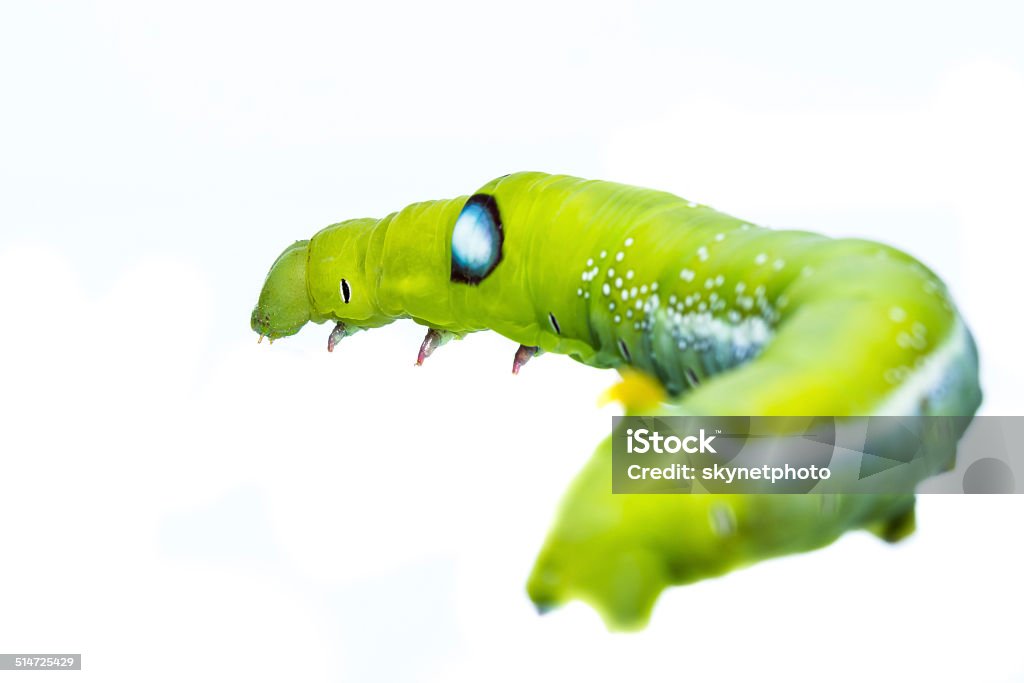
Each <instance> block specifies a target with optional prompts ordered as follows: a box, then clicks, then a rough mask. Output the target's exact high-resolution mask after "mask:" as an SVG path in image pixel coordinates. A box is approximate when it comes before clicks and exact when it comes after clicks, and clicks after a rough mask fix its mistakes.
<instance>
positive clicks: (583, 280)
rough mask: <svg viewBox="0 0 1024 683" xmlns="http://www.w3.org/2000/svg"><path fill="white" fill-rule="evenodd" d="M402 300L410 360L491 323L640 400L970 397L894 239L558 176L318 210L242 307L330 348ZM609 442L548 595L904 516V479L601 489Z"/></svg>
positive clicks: (544, 570)
mask: <svg viewBox="0 0 1024 683" xmlns="http://www.w3.org/2000/svg"><path fill="white" fill-rule="evenodd" d="M399 318H412V319H413V320H415V321H416V322H417V323H419V324H422V325H424V326H426V327H427V328H428V332H427V335H426V338H425V339H424V342H423V346H422V347H421V349H420V355H419V359H418V362H422V361H423V359H424V358H426V357H427V356H429V355H430V353H431V352H432V351H433V350H434V349H435V348H436V347H437V346H439V345H440V344H442V343H444V342H446V341H447V340H449V339H452V338H457V337H461V336H463V335H465V334H467V333H470V332H475V331H478V330H486V329H490V330H494V331H496V332H498V333H499V334H501V335H504V336H505V337H508V338H509V339H511V340H513V341H516V342H518V343H519V344H520V347H519V350H518V351H517V353H516V356H515V360H514V363H513V371H514V372H516V371H518V370H519V368H520V367H521V366H522V364H523V363H525V362H526V361H527V360H528V359H529V358H530V357H531V356H532V355H534V354H535V353H537V352H539V351H545V352H554V353H563V354H567V355H569V356H571V357H572V358H575V359H576V360H578V361H580V362H582V363H586V364H588V365H592V366H595V367H601V368H609V367H614V368H621V369H628V368H631V369H634V370H636V371H637V372H638V376H639V377H641V378H643V377H646V378H649V379H648V380H647V381H646V382H647V384H645V382H644V381H642V380H641V381H634V383H633V384H630V385H628V386H626V389H624V390H622V391H621V392H620V396H621V397H624V398H623V400H624V402H625V403H626V405H627V408H629V409H630V411H631V412H637V413H642V414H658V413H663V414H684V415H796V416H800V415H835V416H864V415H959V416H972V415H973V414H974V413H975V411H976V410H977V408H978V405H979V404H980V402H981V390H980V388H979V385H978V379H977V368H978V359H977V351H976V348H975V345H974V341H973V339H972V337H971V335H970V333H969V332H968V330H967V328H966V326H965V325H964V324H963V322H962V321H961V318H960V316H959V314H958V312H957V310H956V308H955V307H954V304H953V303H952V301H951V299H950V296H949V293H948V291H947V290H946V288H945V286H944V285H943V283H942V282H941V281H940V280H939V279H938V278H937V277H936V276H935V274H933V273H932V272H931V271H929V270H928V269H927V268H925V267H924V266H923V265H921V264H920V263H919V262H917V261H916V260H914V259H913V258H911V257H910V256H908V255H906V254H905V253H903V252H900V251H898V250H896V249H894V248H891V247H888V246H885V245H882V244H878V243H874V242H869V241H864V240H856V239H841V240H837V239H830V238H827V237H824V236H821V235H817V234H813V233H809V232H801V231H791V230H786V231H781V230H780V231H775V230H767V229H763V228H759V227H756V226H754V225H752V224H750V223H746V222H744V221H742V220H739V219H737V218H733V217H731V216H728V215H725V214H722V213H719V212H717V211H715V210H713V209H711V208H709V207H707V206H701V205H698V204H695V203H693V202H688V201H686V200H684V199H681V198H679V197H677V196H674V195H672V194H668V193H665V192H657V191H654V190H648V189H643V188H638V187H631V186H626V185H619V184H615V183H609V182H602V181H593V180H582V179H579V178H573V177H568V176H560V175H547V174H543V173H516V174H512V175H507V176H503V177H501V178H498V179H496V180H493V181H491V182H490V183H488V184H486V185H484V186H483V187H482V188H480V189H479V190H478V191H477V192H476V193H475V194H473V195H472V196H469V197H465V196H463V197H458V198H456V199H448V200H440V201H429V202H421V203H417V204H412V205H410V206H408V207H406V208H404V209H402V210H401V211H398V212H396V213H393V214H391V215H389V216H387V217H385V218H382V219H379V220H377V219H357V220H350V221H345V222H342V223H338V224H335V225H332V226H329V227H327V228H325V229H323V230H321V231H320V232H319V233H317V234H316V235H314V236H313V238H312V239H310V240H303V241H300V242H296V243H294V244H293V245H291V246H290V247H288V248H287V249H286V250H285V251H284V253H282V254H281V256H279V257H278V259H277V260H276V261H275V262H274V265H273V266H272V267H271V269H270V273H269V274H268V276H267V279H266V282H265V284H264V286H263V290H262V292H261V294H260V297H259V302H258V304H257V305H256V307H255V309H254V310H253V313H252V320H251V324H252V328H253V330H255V331H256V332H258V333H259V334H260V335H261V338H262V336H266V337H269V338H270V339H271V340H274V339H276V338H279V337H284V336H287V335H291V334H295V333H296V332H298V331H299V329H301V328H302V326H303V325H305V324H306V323H307V322H310V321H313V322H316V323H323V322H328V321H330V322H333V323H335V327H334V328H333V330H332V332H331V334H330V336H329V339H328V350H333V348H334V347H335V345H336V344H337V343H338V342H339V341H340V340H341V339H342V338H343V337H344V336H345V335H347V334H351V333H353V332H354V331H356V330H360V329H367V328H375V327H381V326H383V325H387V324H388V323H390V322H392V321H394V320H397V319H399ZM648 385H649V386H648ZM637 387H640V389H639V390H637ZM651 387H653V390H652V389H651ZM660 399H664V401H662V400H660ZM965 422H966V421H965ZM610 459H611V451H610V440H606V441H605V442H604V443H602V444H601V445H600V446H599V447H598V449H597V452H596V453H595V455H594V457H593V459H592V460H591V462H590V463H589V464H588V465H587V467H586V468H585V469H584V471H583V472H582V473H581V474H580V475H579V477H578V479H577V480H576V482H575V483H574V484H573V486H572V488H571V490H570V492H569V493H568V496H567V497H566V499H565V500H564V501H563V504H562V509H561V512H560V514H559V517H558V519H557V521H556V523H555V525H554V527H553V529H552V530H551V532H550V534H549V537H548V539H547V540H546V542H545V544H544V547H543V549H542V550H541V553H540V556H539V558H538V560H537V563H536V566H535V568H534V570H533V572H532V574H531V577H530V579H529V582H528V592H529V594H530V597H531V598H532V600H533V601H534V602H535V604H536V605H537V606H538V608H540V609H542V610H544V609H549V608H551V607H554V606H556V605H559V604H562V603H564V602H565V601H567V600H570V599H576V598H579V599H584V600H586V601H588V602H590V603H591V604H593V605H594V606H595V607H597V608H598V609H599V611H600V612H601V613H602V614H603V615H604V617H605V618H606V620H607V621H608V623H609V625H610V626H612V627H616V628H636V627H640V626H642V625H644V624H645V623H646V621H647V619H648V618H649V615H650V612H651V609H652V607H653V605H654V602H655V600H656V598H657V596H658V595H659V593H660V592H661V591H662V590H663V589H664V588H665V587H667V586H669V585H678V584H684V583H689V582H693V581H697V580H699V579H701V578H705V577H710V576H716V575H719V574H723V573H725V572H727V571H730V570H731V569H733V568H736V567H738V566H742V565H745V564H749V563H752V562H756V561H758V560H761V559H765V558H768V557H772V556H777V555H781V554H786V553H794V552H801V551H806V550H810V549H814V548H818V547H822V546H824V545H827V544H829V543H831V542H832V541H834V540H835V539H836V538H838V537H839V536H840V535H841V534H842V533H844V532H845V531H847V530H850V529H857V528H866V529H869V530H871V531H873V532H874V533H876V534H878V535H879V536H881V537H883V538H886V539H888V540H896V539H898V538H900V537H902V536H903V535H905V534H907V533H910V532H911V531H912V530H913V524H914V520H913V509H914V497H913V495H813V494H804V495H751V496H740V495H711V494H707V495H669V496H654V495H614V496H613V495H612V494H611V483H610V476H609V472H610Z"/></svg>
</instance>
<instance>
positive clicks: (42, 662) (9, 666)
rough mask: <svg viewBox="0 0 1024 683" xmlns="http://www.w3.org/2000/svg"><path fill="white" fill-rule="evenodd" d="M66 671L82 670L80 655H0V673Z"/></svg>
mask: <svg viewBox="0 0 1024 683" xmlns="http://www.w3.org/2000/svg"><path fill="white" fill-rule="evenodd" d="M57 669H67V670H68V671H81V670H82V655H81V654H76V655H54V654H47V655H21V654H13V655H12V654H0V671H19V670H23V671H35V670H39V671H54V670H57Z"/></svg>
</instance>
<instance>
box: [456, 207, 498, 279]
mask: <svg viewBox="0 0 1024 683" xmlns="http://www.w3.org/2000/svg"><path fill="white" fill-rule="evenodd" d="M504 241H505V233H504V231H503V229H502V226H501V214H500V213H499V212H498V203H497V202H496V201H495V200H494V197H492V196H491V195H487V194H475V195H473V196H472V197H470V198H469V199H468V200H467V201H466V205H465V206H464V207H463V208H462V213H460V214H459V217H458V218H457V219H456V220H455V229H454V230H452V275H451V279H452V281H453V282H465V283H467V284H471V285H475V284H479V283H480V282H481V281H482V280H483V279H484V278H485V277H487V276H488V275H490V274H491V271H492V270H494V269H495V268H496V267H497V265H498V263H500V262H501V248H502V244H503V243H504Z"/></svg>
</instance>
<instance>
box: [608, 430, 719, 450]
mask: <svg viewBox="0 0 1024 683" xmlns="http://www.w3.org/2000/svg"><path fill="white" fill-rule="evenodd" d="M714 440H715V435H714V434H712V435H711V436H706V435H705V434H704V430H703V429H701V430H700V434H699V435H698V436H694V435H692V434H691V435H690V436H686V437H683V438H682V439H680V438H679V437H678V436H675V435H674V434H673V435H669V436H662V435H661V434H659V433H658V432H652V431H650V430H648V429H627V430H626V452H627V453H678V452H679V451H683V452H685V453H717V452H718V451H716V450H715V449H714V448H713V447H712V446H711V442H712V441H714ZM694 444H697V445H696V446H695V445H694Z"/></svg>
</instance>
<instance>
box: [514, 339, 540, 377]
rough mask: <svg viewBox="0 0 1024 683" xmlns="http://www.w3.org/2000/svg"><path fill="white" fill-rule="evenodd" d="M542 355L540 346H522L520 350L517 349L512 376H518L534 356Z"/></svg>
mask: <svg viewBox="0 0 1024 683" xmlns="http://www.w3.org/2000/svg"><path fill="white" fill-rule="evenodd" d="M540 353H541V351H540V347H538V346H523V345H522V344H520V345H519V348H518V349H516V355H515V357H514V358H513V359H512V374H513V375H518V374H519V371H520V370H522V368H523V366H524V365H526V364H527V363H528V362H529V360H530V359H531V358H533V357H534V356H538V355H540Z"/></svg>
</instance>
